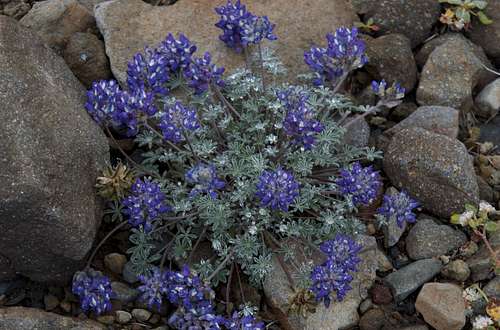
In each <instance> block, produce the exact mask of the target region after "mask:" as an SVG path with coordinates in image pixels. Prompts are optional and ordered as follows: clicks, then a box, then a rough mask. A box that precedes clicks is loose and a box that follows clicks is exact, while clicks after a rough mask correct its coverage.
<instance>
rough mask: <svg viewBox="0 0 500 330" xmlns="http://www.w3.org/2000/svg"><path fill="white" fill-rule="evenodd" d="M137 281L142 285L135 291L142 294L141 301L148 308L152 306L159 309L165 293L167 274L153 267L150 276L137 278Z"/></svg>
mask: <svg viewBox="0 0 500 330" xmlns="http://www.w3.org/2000/svg"><path fill="white" fill-rule="evenodd" d="M139 281H140V282H141V283H142V285H141V286H139V287H138V288H137V289H138V290H139V291H141V292H142V295H141V300H142V301H144V302H146V303H147V304H148V307H149V308H152V307H153V306H154V307H156V308H157V309H160V307H161V305H162V302H163V295H164V294H166V293H167V273H166V272H162V271H161V270H160V269H159V268H156V267H155V268H154V269H153V270H152V272H151V274H150V275H148V276H145V275H141V276H139Z"/></svg>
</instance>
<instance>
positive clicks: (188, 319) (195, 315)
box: [168, 306, 225, 330]
mask: <svg viewBox="0 0 500 330" xmlns="http://www.w3.org/2000/svg"><path fill="white" fill-rule="evenodd" d="M224 322H225V319H224V318H223V317H221V316H218V315H216V314H215V312H214V309H213V307H212V306H210V307H202V308H197V309H186V308H185V307H179V308H178V309H177V310H176V311H175V312H174V313H173V314H172V315H171V316H170V318H169V319H168V325H169V326H171V327H173V328H175V329H181V330H191V329H193V330H194V329H195V330H218V329H223V328H222V327H221V326H222V325H224Z"/></svg>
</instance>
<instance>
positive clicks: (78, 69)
mask: <svg viewBox="0 0 500 330" xmlns="http://www.w3.org/2000/svg"><path fill="white" fill-rule="evenodd" d="M63 56H64V60H65V61H66V63H67V64H68V66H69V68H70V69H71V71H73V73H74V74H75V76H76V77H77V78H78V79H79V80H80V81H81V82H82V83H83V84H84V85H85V86H86V87H90V86H91V85H92V82H94V81H96V80H102V79H109V78H110V77H111V69H110V68H109V61H108V58H107V57H106V52H105V51H104V43H103V42H102V41H101V40H99V38H97V37H96V36H95V35H94V34H92V33H80V32H77V33H75V34H73V35H72V36H71V38H70V39H69V42H68V44H67V45H66V48H65V49H64V54H63Z"/></svg>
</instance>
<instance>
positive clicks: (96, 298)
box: [72, 269, 114, 315]
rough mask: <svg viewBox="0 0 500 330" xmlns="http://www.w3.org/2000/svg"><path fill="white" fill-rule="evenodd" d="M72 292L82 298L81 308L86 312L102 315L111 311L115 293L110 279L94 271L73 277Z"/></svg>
mask: <svg viewBox="0 0 500 330" xmlns="http://www.w3.org/2000/svg"><path fill="white" fill-rule="evenodd" d="M72 292H73V293H74V294H75V295H77V296H78V297H79V298H80V307H81V309H82V310H83V311H84V312H86V313H87V312H90V311H91V312H94V313H95V314H96V315H100V314H102V313H104V312H107V311H110V310H111V298H113V296H114V293H113V290H112V289H111V282H110V281H109V278H107V277H106V276H104V275H102V273H101V272H98V271H96V270H94V269H89V270H87V271H83V272H76V273H75V275H74V276H73V288H72Z"/></svg>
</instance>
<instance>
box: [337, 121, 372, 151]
mask: <svg viewBox="0 0 500 330" xmlns="http://www.w3.org/2000/svg"><path fill="white" fill-rule="evenodd" d="M370 133H371V132H370V125H368V123H367V122H366V120H365V119H364V118H363V119H359V120H357V121H356V122H354V123H353V124H352V125H351V126H349V128H348V129H347V131H346V132H345V134H344V137H343V138H342V144H349V145H351V146H355V147H360V148H364V147H367V146H368V143H369V141H370Z"/></svg>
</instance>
